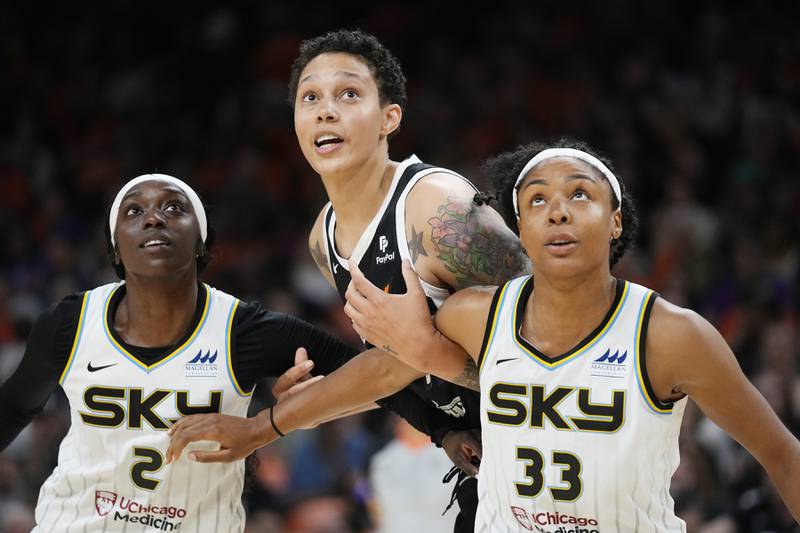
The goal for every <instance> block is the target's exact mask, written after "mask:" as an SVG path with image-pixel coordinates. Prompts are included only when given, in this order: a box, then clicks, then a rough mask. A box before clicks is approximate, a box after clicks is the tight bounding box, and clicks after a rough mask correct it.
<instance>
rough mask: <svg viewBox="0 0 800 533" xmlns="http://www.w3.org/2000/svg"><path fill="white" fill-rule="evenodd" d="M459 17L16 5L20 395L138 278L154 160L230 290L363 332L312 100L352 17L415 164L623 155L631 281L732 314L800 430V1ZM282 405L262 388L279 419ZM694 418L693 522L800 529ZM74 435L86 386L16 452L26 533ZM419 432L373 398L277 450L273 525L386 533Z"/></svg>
mask: <svg viewBox="0 0 800 533" xmlns="http://www.w3.org/2000/svg"><path fill="white" fill-rule="evenodd" d="M454 9H456V8H454V7H453V6H452V5H450V4H447V3H443V4H441V5H438V6H437V5H428V6H425V7H402V6H400V5H396V6H393V5H386V6H383V7H378V5H377V4H374V5H373V6H372V7H369V8H367V9H360V10H359V9H357V8H356V7H353V6H348V7H344V6H342V5H340V4H338V3H336V4H333V3H326V4H325V5H315V4H306V3H289V2H284V3H276V2H255V1H251V2H243V3H238V4H237V6H236V7H232V6H229V7H211V6H207V5H206V4H202V5H200V3H181V2H167V3H160V4H159V5H158V6H157V8H156V7H155V6H154V7H153V9H150V8H148V6H147V5H146V4H143V3H140V2H133V1H131V0H125V1H121V2H110V3H100V2H94V3H92V2H89V3H81V4H80V7H78V6H77V5H75V4H72V3H50V4H47V5H46V6H45V5H44V4H41V3H36V2H31V3H19V2H17V3H11V2H0V55H2V61H0V64H2V69H0V102H4V105H3V109H4V111H3V112H2V113H0V226H1V227H2V231H0V382H2V381H3V380H4V379H5V378H6V377H7V376H8V375H9V374H10V373H11V372H12V371H13V370H14V368H15V367H16V364H17V362H18V360H19V358H20V357H21V355H22V352H23V350H24V347H25V340H26V337H27V334H28V332H29V330H30V327H31V324H32V322H33V320H35V318H36V317H37V316H38V314H39V313H40V312H41V311H42V310H43V309H44V308H45V307H46V306H48V305H49V304H50V303H53V302H55V301H57V300H59V299H60V298H62V297H63V296H65V295H66V294H69V293H71V292H75V291H81V290H85V289H87V288H91V287H94V286H96V285H99V284H101V283H106V282H109V281H112V280H114V279H115V278H114V275H113V272H112V271H111V269H110V268H109V266H108V261H107V250H106V247H105V243H104V240H103V237H102V225H103V223H104V220H105V213H106V210H107V208H108V204H109V202H110V200H111V199H112V197H113V194H114V193H115V192H116V190H118V188H119V186H120V185H121V183H122V182H123V181H125V180H127V179H130V178H131V177H133V176H136V175H139V174H142V173H146V172H153V171H159V172H163V173H167V174H172V175H175V176H179V177H181V178H183V179H185V180H187V181H189V182H190V183H192V184H193V185H194V186H195V188H196V189H197V190H198V191H199V192H200V193H201V195H202V196H203V197H204V198H205V200H206V203H207V205H208V206H209V213H210V217H211V221H212V224H213V225H214V226H215V227H216V230H217V243H216V245H215V248H214V255H215V258H214V260H213V261H212V263H211V265H210V266H209V270H208V271H207V274H206V275H205V276H204V277H205V280H206V281H208V282H209V283H211V284H212V285H214V286H216V287H218V288H220V289H222V290H225V291H227V292H231V293H233V294H236V295H237V296H239V297H240V298H242V299H246V300H249V299H256V300H259V301H261V302H262V303H263V304H264V305H265V306H267V307H269V308H271V309H275V310H279V311H284V312H290V313H294V314H297V315H300V316H302V317H304V318H306V319H307V320H310V321H312V322H315V323H317V324H320V325H322V326H323V327H325V328H326V329H328V330H329V331H331V332H332V333H334V334H336V335H337V336H339V337H341V338H343V339H346V340H348V341H349V342H352V343H357V342H358V338H357V337H356V336H355V334H354V333H353V332H352V331H351V330H350V327H349V320H347V319H346V317H345V316H344V315H343V313H342V311H341V305H340V303H339V300H338V296H337V295H336V294H335V293H334V292H333V290H332V289H330V288H329V287H328V286H327V284H326V282H325V281H324V280H323V278H322V277H321V276H320V275H319V273H318V271H317V270H316V266H315V265H314V263H313V261H312V258H311V256H310V254H309V253H308V250H307V247H306V242H307V241H306V235H307V232H308V230H309V229H310V227H311V225H312V223H313V221H314V219H315V217H316V214H317V213H318V212H319V209H320V208H321V207H322V205H323V203H324V201H325V200H324V198H325V197H324V191H323V189H322V186H321V183H320V182H319V178H318V177H317V176H316V175H315V174H314V173H313V171H312V170H311V169H310V167H309V166H308V165H307V163H306V162H305V160H304V159H303V156H302V154H301V152H300V150H299V148H298V147H297V143H296V139H295V135H294V130H293V126H292V111H291V107H290V106H289V104H288V103H287V86H286V85H287V80H288V73H289V66H290V64H291V61H292V60H293V58H294V56H295V54H296V52H297V47H298V44H299V42H300V41H301V40H302V39H304V38H307V37H311V36H313V35H316V34H318V33H321V32H323V31H326V30H328V29H332V28H336V27H341V26H346V27H359V28H362V29H364V30H367V31H370V32H372V33H374V34H376V35H377V36H378V37H379V39H381V40H382V41H383V42H384V43H385V44H386V45H387V46H388V47H389V48H390V49H391V50H392V51H393V52H394V53H395V54H396V55H397V56H398V57H399V59H400V60H401V63H402V64H403V67H404V69H405V71H406V74H407V76H408V79H409V105H408V109H407V110H406V112H405V115H404V121H403V124H402V128H401V130H400V133H399V134H398V135H397V136H396V137H395V138H393V139H392V142H391V146H390V152H391V155H392V156H393V158H394V159H402V158H404V157H406V156H407V155H409V154H411V153H416V154H417V155H419V156H420V158H422V159H423V160H424V161H428V162H432V163H436V164H439V165H442V166H445V167H449V168H452V169H455V170H457V171H459V172H462V173H464V174H465V175H467V176H469V177H470V178H471V179H473V180H474V181H475V182H476V183H477V184H478V185H479V186H483V185H484V182H483V181H482V178H481V176H480V172H479V166H480V162H481V160H483V159H484V158H486V157H487V156H489V155H491V154H493V153H496V152H499V151H503V150H506V149H510V148H513V147H514V146H516V145H517V144H520V143H525V142H529V141H531V140H543V139H548V138H551V137H554V136H562V135H568V136H570V137H575V138H580V139H583V140H586V141H588V142H589V143H590V144H592V145H593V146H594V147H596V148H598V149H600V150H601V151H602V152H604V153H606V154H607V155H608V156H610V158H611V159H612V161H613V162H614V163H615V165H616V168H617V170H618V171H619V174H620V175H621V176H622V179H623V180H624V181H625V182H626V184H627V186H628V188H629V189H630V190H631V191H632V193H633V196H634V198H635V199H636V200H637V204H638V207H639V211H640V216H641V218H642V223H643V227H642V235H641V238H640V242H639V246H638V248H637V249H636V250H634V251H633V252H632V253H629V254H628V255H627V256H626V257H625V258H624V259H623V261H622V263H621V265H620V266H619V267H618V268H617V271H616V272H617V274H618V275H620V276H624V277H627V278H629V279H631V280H633V281H636V282H639V283H642V284H645V285H648V286H650V287H652V288H654V289H656V290H658V291H659V292H660V293H661V294H662V295H663V296H664V297H666V298H667V299H669V300H671V301H672V302H675V303H677V304H679V305H684V306H688V307H692V308H694V309H696V310H697V311H699V312H700V313H701V314H703V315H704V316H705V317H706V318H708V319H709V320H711V321H712V322H713V323H714V324H715V325H716V326H717V327H718V328H719V329H720V330H721V331H722V333H723V334H724V336H725V338H726V339H727V341H728V343H729V344H730V345H731V347H732V348H733V350H734V352H735V353H736V354H737V356H738V358H739V361H740V364H741V366H742V367H743V369H744V371H745V372H746V373H747V375H748V376H749V378H750V379H751V380H752V381H753V383H754V384H755V385H756V387H758V388H759V390H760V391H761V392H762V393H763V394H764V395H765V397H766V398H767V400H768V401H769V403H770V404H771V405H772V407H773V408H774V409H775V410H776V411H777V413H778V414H779V416H780V417H781V418H782V420H783V421H784V423H785V424H786V425H787V426H788V427H789V428H790V429H791V430H792V432H793V433H794V434H795V435H798V434H800V378H799V374H798V370H797V367H798V360H799V358H800V350H799V349H798V334H797V316H798V305H799V304H798V302H799V301H800V299H798V281H799V280H798V273H799V272H800V246H799V243H800V239H798V238H797V228H798V227H800V179H798V174H799V173H800V105H799V104H800V34H798V32H797V31H796V27H795V25H796V20H798V17H797V15H798V14H799V13H798V11H800V10H799V9H798V8H797V5H796V4H792V3H779V2H776V3H766V2H741V3H738V2H737V3H736V7H735V8H734V7H733V6H732V5H730V4H729V3H727V2H722V1H719V2H708V3H702V2H701V3H698V2H689V1H681V2H641V3H640V2H633V1H622V0H610V1H608V2H592V3H586V4H578V5H576V4H574V3H562V2H544V3H539V2H535V3H534V2H520V3H519V4H518V5H516V6H514V5H513V4H510V5H508V6H507V7H504V8H502V9H499V10H497V11H491V10H489V9H488V8H487V7H485V6H484V7H483V8H480V9H481V10H480V11H478V10H477V8H475V9H476V10H471V8H468V7H461V8H458V9H460V10H461V11H460V12H458V13H456V12H454ZM463 20H470V21H471V23H470V24H463V23H462V22H460V21H463ZM312 355H313V354H312ZM270 401H271V397H270V393H269V384H264V385H262V386H259V389H258V392H257V393H256V395H255V401H254V408H255V409H260V408H262V407H263V406H265V405H267V404H268V402H270ZM685 418H686V419H685V428H684V430H683V432H682V442H681V464H680V467H679V468H678V471H677V472H676V474H675V477H674V479H673V484H672V492H673V497H674V498H675V501H676V510H677V512H678V514H679V515H680V516H682V517H683V518H684V519H685V520H686V521H687V524H688V526H689V531H693V532H705V533H714V532H717V533H725V532H735V531H740V532H760V531H775V532H777V531H782V532H783V531H786V532H788V531H800V529H798V526H797V525H796V524H794V522H793V520H792V518H791V515H789V514H788V512H787V511H786V510H785V507H784V506H783V504H782V503H781V502H780V500H779V498H778V497H777V495H776V493H775V491H774V490H773V488H772V487H771V485H770V483H769V481H768V480H767V479H765V476H764V474H763V473H762V471H761V469H760V467H759V466H758V464H757V463H756V462H755V461H754V460H753V459H752V458H751V457H750V456H749V455H748V453H747V452H746V451H745V450H743V449H742V448H741V447H740V446H738V445H737V444H736V443H735V442H734V441H732V440H731V439H730V438H728V437H727V436H726V435H725V434H724V433H723V432H722V431H721V430H720V429H719V428H717V427H716V426H715V425H714V424H713V423H712V422H710V421H709V420H708V419H706V418H705V417H704V416H703V415H702V414H700V413H699V411H698V410H697V409H696V407H694V406H693V405H690V406H689V408H688V410H687V415H686V417H685ZM68 423H69V418H68V415H67V409H66V405H65V400H64V398H63V395H61V394H60V392H59V394H57V395H55V396H54V397H53V398H52V399H51V401H50V403H49V404H48V406H47V408H46V410H45V412H44V413H42V414H41V415H40V416H38V417H37V418H36V420H35V421H34V422H33V423H32V424H31V425H30V426H29V427H28V428H27V429H26V430H25V432H24V433H23V434H21V436H20V437H19V438H18V439H17V441H16V442H15V443H14V444H13V445H12V446H11V447H10V448H9V449H7V450H6V451H5V452H4V453H3V454H2V455H0V532H3V531H5V532H16V531H28V530H29V529H30V527H31V526H32V509H33V506H34V504H35V501H36V498H37V494H38V489H39V487H40V485H41V483H42V481H43V480H44V479H45V477H46V476H47V475H49V473H50V472H51V470H52V468H53V466H54V465H55V460H56V454H57V447H58V443H59V441H60V439H61V437H62V436H63V435H64V433H65V432H66V429H67V425H68ZM395 433H397V430H396V429H395V422H394V420H393V419H391V418H389V417H387V416H386V415H385V413H382V412H380V411H373V412H370V413H367V414H364V415H360V416H357V417H352V418H348V419H344V420H341V421H338V422H334V423H329V424H325V425H323V426H320V427H319V428H317V429H315V430H309V431H305V432H298V433H296V434H293V435H290V436H289V437H288V438H286V439H282V440H281V441H279V442H278V443H277V444H276V445H274V446H270V447H268V448H266V449H262V450H260V451H259V452H258V453H257V454H256V459H257V460H252V459H251V461H250V483H249V488H248V489H247V491H246V494H245V501H246V508H247V510H248V515H249V525H248V531H252V532H256V531H263V532H278V531H308V532H321V533H322V532H329V533H339V532H365V531H372V530H373V528H375V527H378V525H379V524H380V517H381V516H384V517H385V516H391V515H392V511H391V510H388V511H387V510H386V509H383V510H376V507H378V504H377V503H376V502H378V501H379V498H377V497H376V491H377V489H376V484H377V482H376V481H375V479H374V478H371V475H370V464H371V462H372V463H373V464H379V462H378V461H377V460H374V459H373V457H374V454H375V453H376V452H377V451H378V450H379V449H381V448H383V447H384V446H385V445H386V444H387V443H389V442H390V441H392V439H395ZM398 438H399V437H398ZM395 440H396V439H395ZM385 463H386V462H385V461H384V462H383V463H381V464H385ZM445 471H446V469H445ZM445 471H442V472H441V473H440V474H441V475H443V474H444V473H445ZM437 475H439V473H437ZM433 477H436V476H433ZM426 483H428V484H430V482H427V481H426ZM434 485H436V483H434ZM439 489H440V487H438V486H437V487H431V492H433V491H438V492H441V491H440V490H439ZM421 490H427V489H421ZM447 493H449V489H448V490H445V494H444V496H443V499H442V503H441V510H443V509H444V506H445V505H446V504H447V502H448V500H449V499H448V497H447ZM383 501H384V502H386V501H388V502H389V503H388V505H391V502H398V501H403V500H398V498H389V499H388V500H383ZM384 505H386V504H384ZM400 511H401V512H402V509H401V510H400ZM394 512H397V510H395V511H394ZM450 513H453V511H452V510H451V511H450Z"/></svg>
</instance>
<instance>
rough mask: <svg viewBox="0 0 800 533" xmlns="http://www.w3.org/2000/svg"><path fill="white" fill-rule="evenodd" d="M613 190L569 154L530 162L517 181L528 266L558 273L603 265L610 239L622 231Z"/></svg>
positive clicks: (571, 272)
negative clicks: (529, 165) (526, 171)
mask: <svg viewBox="0 0 800 533" xmlns="http://www.w3.org/2000/svg"><path fill="white" fill-rule="evenodd" d="M612 195H613V192H612V191H611V186H610V184H609V183H608V182H607V181H606V179H605V178H604V177H603V176H602V174H600V173H599V172H598V171H597V170H596V169H594V168H593V167H592V166H591V165H589V164H587V163H585V162H583V161H580V160H578V159H573V158H571V157H558V158H553V159H548V160H546V161H543V162H542V163H540V164H538V165H536V167H534V168H533V169H532V170H531V171H530V172H529V173H528V175H527V176H525V178H524V179H523V181H522V182H521V183H520V188H519V193H518V201H519V213H520V220H519V227H520V239H521V241H522V244H523V246H524V247H525V249H526V250H527V252H528V256H529V257H530V258H531V261H532V263H533V265H534V271H542V270H543V269H545V270H547V269H553V270H552V271H553V272H555V273H557V274H559V275H569V274H576V273H580V272H586V271H590V270H592V269H595V268H603V265H604V266H605V268H606V269H608V258H609V253H610V247H611V244H610V241H611V239H612V238H614V239H616V238H618V237H619V236H620V235H621V234H622V216H621V214H620V212H619V209H612V207H611V199H612Z"/></svg>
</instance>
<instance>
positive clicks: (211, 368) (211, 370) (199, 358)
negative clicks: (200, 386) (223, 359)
mask: <svg viewBox="0 0 800 533" xmlns="http://www.w3.org/2000/svg"><path fill="white" fill-rule="evenodd" d="M216 361H217V352H216V351H214V355H211V350H206V353H203V350H200V351H199V352H197V355H195V356H194V357H193V358H192V359H191V360H190V361H189V362H188V363H186V365H185V367H184V369H185V371H184V375H185V376H186V377H187V378H214V377H217V363H216Z"/></svg>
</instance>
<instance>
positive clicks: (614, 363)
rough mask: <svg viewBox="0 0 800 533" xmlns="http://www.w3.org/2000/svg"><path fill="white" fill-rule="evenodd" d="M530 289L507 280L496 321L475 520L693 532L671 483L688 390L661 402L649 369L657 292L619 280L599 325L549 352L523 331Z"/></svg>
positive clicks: (576, 532) (485, 384)
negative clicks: (563, 349) (557, 352)
mask: <svg viewBox="0 0 800 533" xmlns="http://www.w3.org/2000/svg"><path fill="white" fill-rule="evenodd" d="M532 291H533V282H532V279H531V278H530V277H528V276H526V277H522V278H517V279H515V280H512V281H510V282H508V283H507V284H506V285H504V286H503V287H502V288H501V289H499V290H498V291H497V293H496V294H495V297H494V301H493V302H492V310H491V312H490V313H489V319H488V320H487V331H486V337H485V338H484V349H483V350H482V354H481V358H480V360H479V362H478V364H479V367H480V385H481V392H482V394H481V422H482V424H483V426H482V428H483V429H482V433H483V459H482V461H481V467H480V474H479V475H478V498H479V504H478V514H477V519H476V527H475V531H476V532H478V533H481V532H506V531H537V532H539V533H594V532H601V533H609V532H615V533H616V532H639V533H642V532H656V531H657V532H659V533H663V532H685V531H686V529H685V525H684V523H683V521H682V520H680V519H679V518H678V517H677V516H675V513H674V510H673V508H674V503H673V500H672V498H671V496H670V494H669V485H670V480H671V478H672V474H673V473H674V472H675V469H676V468H677V466H678V462H679V454H678V433H679V430H680V425H681V418H682V417H683V410H684V407H685V405H686V399H685V398H684V399H681V400H679V401H678V402H675V403H673V404H665V403H662V402H660V401H658V399H657V398H656V397H655V395H654V393H653V390H652V387H651V386H650V382H649V380H648V378H647V371H646V359H645V338H646V334H647V325H648V321H649V316H650V311H651V309H652V306H653V303H654V301H655V299H656V298H657V295H656V294H655V293H654V292H653V291H651V290H649V289H646V288H644V287H641V286H639V285H635V284H633V283H629V282H626V281H623V280H618V281H617V292H616V297H615V300H614V302H613V304H612V306H611V309H610V310H609V312H608V314H607V315H606V316H605V318H604V319H603V321H602V322H601V323H600V325H599V326H598V327H597V328H596V329H595V330H594V331H593V332H592V333H591V334H590V335H589V336H588V337H587V338H586V339H584V340H583V341H581V342H580V343H579V344H578V345H577V346H576V347H575V348H573V349H572V350H570V351H569V352H567V353H566V354H563V355H561V356H558V357H555V358H547V357H545V356H544V355H543V354H542V353H541V352H539V351H537V350H536V348H535V347H533V346H532V345H531V344H530V343H528V342H527V341H526V340H525V339H524V338H523V337H522V335H521V333H520V331H521V325H522V320H523V316H524V310H525V304H526V303H527V301H528V298H529V296H530V295H531V293H532Z"/></svg>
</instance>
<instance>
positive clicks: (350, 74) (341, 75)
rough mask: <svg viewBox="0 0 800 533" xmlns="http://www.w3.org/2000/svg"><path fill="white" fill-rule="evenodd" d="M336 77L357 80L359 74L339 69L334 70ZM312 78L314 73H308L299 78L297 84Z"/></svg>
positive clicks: (359, 77)
mask: <svg viewBox="0 0 800 533" xmlns="http://www.w3.org/2000/svg"><path fill="white" fill-rule="evenodd" d="M336 77H338V78H347V79H350V78H355V79H357V80H360V79H361V76H359V75H358V74H356V73H354V72H348V71H346V70H340V71H338V72H336ZM313 79H314V75H313V74H309V75H308V76H306V77H305V78H303V79H302V80H300V82H299V83H298V84H297V85H301V84H303V83H305V82H307V81H309V80H313Z"/></svg>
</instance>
